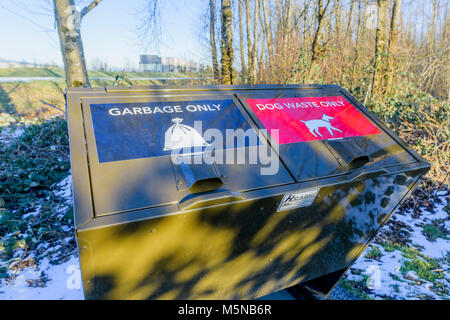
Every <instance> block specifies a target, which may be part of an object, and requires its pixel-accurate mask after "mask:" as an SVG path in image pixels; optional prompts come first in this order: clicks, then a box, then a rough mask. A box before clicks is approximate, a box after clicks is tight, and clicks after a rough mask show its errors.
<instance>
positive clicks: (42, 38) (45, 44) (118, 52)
mask: <svg viewBox="0 0 450 320" xmlns="http://www.w3.org/2000/svg"><path fill="white" fill-rule="evenodd" d="M146 1H148V0H103V1H102V2H101V3H100V4H99V5H98V6H97V7H96V8H94V9H93V10H92V11H91V12H89V13H88V14H87V15H86V16H85V17H84V19H83V21H82V23H81V36H82V40H83V45H84V52H85V58H86V62H87V64H88V68H89V67H90V66H91V65H92V63H93V62H94V60H96V59H97V61H98V60H100V61H102V62H106V63H107V65H108V67H112V68H123V67H127V66H131V67H133V68H137V67H138V62H139V55H140V54H144V53H145V54H160V55H162V56H168V57H178V58H185V59H192V60H194V61H198V62H201V63H208V62H209V60H208V52H209V51H208V48H207V47H205V42H204V41H203V40H201V39H202V37H204V36H202V34H204V32H202V25H203V22H202V19H201V17H202V16H203V15H204V12H205V10H206V9H205V8H206V5H205V2H206V1H202V0H177V1H170V2H169V1H160V2H163V3H162V5H161V25H162V27H161V41H160V42H159V45H155V43H153V45H151V44H149V43H150V42H144V41H142V40H140V39H139V37H138V27H139V25H140V23H141V18H142V15H143V11H144V8H145V4H146ZM88 3H89V1H88V0H84V1H83V0H82V1H81V5H79V6H78V9H79V10H81V8H82V7H83V6H84V5H86V4H88ZM0 39H1V44H0V59H7V60H15V61H23V60H25V61H27V62H32V63H43V64H45V63H56V64H58V65H62V58H61V52H60V47H59V39H58V35H57V33H56V29H55V28H54V17H53V14H52V7H51V1H50V0H0ZM149 39H150V38H149Z"/></svg>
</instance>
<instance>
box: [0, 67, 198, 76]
mask: <svg viewBox="0 0 450 320" xmlns="http://www.w3.org/2000/svg"><path fill="white" fill-rule="evenodd" d="M116 74H117V72H115V71H100V70H90V71H88V75H89V77H90V78H115V76H116ZM126 74H127V76H128V77H129V78H150V77H152V78H153V77H158V78H182V77H189V76H198V75H195V74H194V75H193V74H189V73H180V72H127V73H126ZM0 77H60V78H64V69H62V68H59V67H54V66H49V67H37V68H0Z"/></svg>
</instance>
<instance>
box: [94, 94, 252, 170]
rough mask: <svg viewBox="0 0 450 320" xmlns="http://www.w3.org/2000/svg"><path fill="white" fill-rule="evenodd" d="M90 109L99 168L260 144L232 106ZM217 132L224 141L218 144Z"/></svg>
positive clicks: (220, 103) (96, 106) (100, 106)
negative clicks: (178, 153)
mask: <svg viewBox="0 0 450 320" xmlns="http://www.w3.org/2000/svg"><path fill="white" fill-rule="evenodd" d="M90 107H91V115H92V122H93V126H94V134H95V141H96V145H97V154H98V160H99V162H100V163H102V162H110V161H120V160H131V159H139V158H148V157H157V156H165V155H170V154H171V152H173V151H174V150H178V151H179V150H186V149H187V148H192V149H195V150H199V149H200V150H205V149H207V148H211V149H225V148H229V147H235V148H239V147H247V146H250V145H257V144H259V140H258V138H257V135H256V133H255V132H254V131H253V129H251V127H250V125H249V124H248V122H247V121H246V119H245V118H244V116H243V115H242V113H241V111H240V110H239V109H238V107H237V106H236V105H235V104H234V102H233V100H198V101H171V102H145V103H108V104H91V106H90ZM210 129H215V130H210ZM236 129H242V130H243V132H245V133H246V134H245V138H244V139H242V136H241V138H239V137H238V138H236V131H235V130H236ZM247 130H248V131H247ZM218 132H219V133H221V135H222V136H223V139H221V140H222V141H218V140H217V139H218V137H217V135H215V133H218ZM241 133H242V131H241ZM233 135H235V136H234V137H233ZM227 136H228V139H227V138H226V137H227ZM230 137H231V139H230ZM226 140H228V143H227V141H226ZM230 141H233V143H232V144H231V143H230Z"/></svg>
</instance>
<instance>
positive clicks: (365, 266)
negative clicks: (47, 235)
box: [346, 192, 450, 299]
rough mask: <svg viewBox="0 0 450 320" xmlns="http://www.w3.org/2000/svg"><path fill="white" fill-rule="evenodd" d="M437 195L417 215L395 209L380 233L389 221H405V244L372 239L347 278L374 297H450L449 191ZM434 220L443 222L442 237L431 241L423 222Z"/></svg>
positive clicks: (409, 211)
mask: <svg viewBox="0 0 450 320" xmlns="http://www.w3.org/2000/svg"><path fill="white" fill-rule="evenodd" d="M436 196H437V197H438V198H439V199H438V201H437V203H435V208H434V210H432V211H430V210H429V209H425V208H421V209H420V215H419V216H418V217H414V216H413V214H412V213H411V210H407V211H405V213H403V214H402V213H400V212H397V213H395V214H394V216H393V217H392V219H391V221H390V223H389V224H387V225H386V226H384V227H383V228H382V230H381V232H380V234H383V231H386V230H388V229H389V228H390V226H391V225H392V223H396V222H400V223H404V224H405V225H406V226H407V227H406V228H407V229H408V230H409V239H410V242H409V243H408V244H406V245H404V246H402V247H395V246H389V245H386V242H384V243H381V244H380V243H376V242H373V243H372V244H371V245H369V246H368V247H367V249H366V250H365V251H364V253H363V254H362V255H361V256H360V258H359V259H358V260H357V261H356V263H355V264H354V265H353V266H352V267H351V268H350V270H349V272H347V274H346V280H349V281H351V282H353V283H358V282H359V283H360V284H362V286H366V287H367V291H366V294H367V295H368V297H369V298H373V299H381V298H384V299H449V298H450V292H449V291H450V272H449V264H450V263H449V258H450V237H449V231H450V230H449V223H448V222H449V219H450V216H449V212H448V192H439V193H436ZM446 206H447V207H446ZM433 224H434V225H439V224H440V225H441V226H444V228H445V232H444V234H445V235H443V237H445V239H443V238H437V239H435V240H434V241H433V239H430V238H427V237H426V236H425V235H424V226H426V225H433ZM377 251H378V252H377ZM374 255H375V256H377V257H373V256H374ZM417 273H419V275H418V274H417Z"/></svg>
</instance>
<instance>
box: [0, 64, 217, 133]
mask: <svg viewBox="0 0 450 320" xmlns="http://www.w3.org/2000/svg"><path fill="white" fill-rule="evenodd" d="M88 73H89V78H90V83H91V86H92V87H107V86H117V85H119V86H130V85H133V86H140V85H164V84H178V85H185V84H208V83H209V82H210V81H211V80H210V78H209V77H210V75H208V74H199V73H175V72H174V73H162V72H161V73H154V72H127V73H118V72H112V71H89V72H88ZM2 77H3V78H6V77H8V78H9V77H21V78H22V77H24V78H26V77H30V78H31V77H54V78H55V79H49V80H35V81H27V82H16V81H11V82H2V83H0V126H5V125H8V124H10V123H12V122H17V121H22V120H43V119H46V118H48V117H51V116H55V115H61V114H62V112H61V111H59V110H58V109H56V108H52V107H49V106H48V105H46V104H44V103H42V102H41V100H43V101H45V102H47V103H50V104H52V105H55V106H57V107H58V108H60V109H63V110H64V104H65V101H64V91H65V89H66V82H65V79H64V70H63V69H62V68H58V67H45V68H4V69H0V78H2ZM134 78H155V79H148V80H133V79H134ZM158 78H159V79H158ZM161 78H169V79H161ZM186 78H201V79H186Z"/></svg>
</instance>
